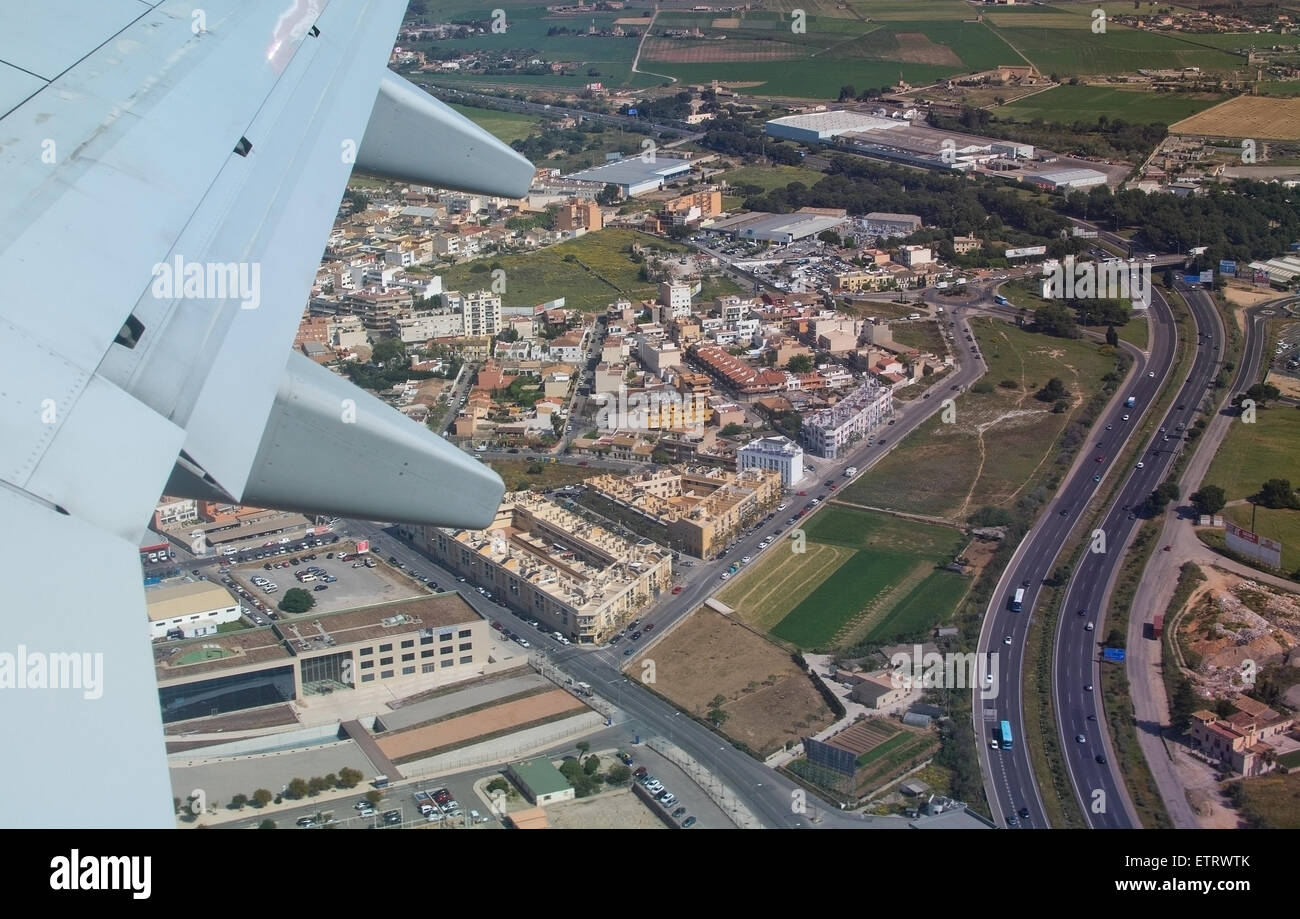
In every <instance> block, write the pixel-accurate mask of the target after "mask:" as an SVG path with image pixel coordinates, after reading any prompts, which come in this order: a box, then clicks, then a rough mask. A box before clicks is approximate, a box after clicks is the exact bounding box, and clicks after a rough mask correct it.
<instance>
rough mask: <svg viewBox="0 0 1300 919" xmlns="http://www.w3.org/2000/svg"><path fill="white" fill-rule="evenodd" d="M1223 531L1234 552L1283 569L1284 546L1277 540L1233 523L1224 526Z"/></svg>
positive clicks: (1226, 523)
mask: <svg viewBox="0 0 1300 919" xmlns="http://www.w3.org/2000/svg"><path fill="white" fill-rule="evenodd" d="M1223 531H1224V535H1225V536H1226V537H1227V543H1228V548H1229V549H1231V550H1232V551H1233V552H1236V553H1238V554H1239V555H1244V556H1246V558H1252V559H1254V560H1255V561H1257V562H1262V563H1263V564H1265V565H1271V566H1272V567H1274V568H1281V567H1282V544H1281V543H1280V542H1278V541H1277V540H1275V539H1269V538H1268V537H1266V536H1260V535H1259V534H1258V533H1252V532H1251V531H1250V530H1245V529H1242V528H1241V527H1239V526H1237V525H1236V524H1235V523H1233V522H1231V521H1226V522H1225V523H1224V524H1223Z"/></svg>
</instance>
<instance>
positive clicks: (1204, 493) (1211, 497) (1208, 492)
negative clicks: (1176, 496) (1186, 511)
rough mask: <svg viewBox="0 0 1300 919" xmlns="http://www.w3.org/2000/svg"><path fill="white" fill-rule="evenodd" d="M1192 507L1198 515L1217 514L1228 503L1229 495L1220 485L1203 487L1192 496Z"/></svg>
mask: <svg viewBox="0 0 1300 919" xmlns="http://www.w3.org/2000/svg"><path fill="white" fill-rule="evenodd" d="M1191 502H1192V507H1194V508H1196V512H1197V513H1198V514H1209V515H1213V514H1217V513H1218V512H1219V511H1221V510H1223V506H1224V505H1225V504H1227V503H1228V500H1227V495H1225V494H1224V493H1223V489H1222V488H1220V487H1219V486H1218V485H1203V486H1201V488H1199V489H1198V490H1196V491H1194V492H1192V494H1191Z"/></svg>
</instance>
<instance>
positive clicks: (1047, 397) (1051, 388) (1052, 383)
mask: <svg viewBox="0 0 1300 919" xmlns="http://www.w3.org/2000/svg"><path fill="white" fill-rule="evenodd" d="M1069 395H1070V391H1069V390H1068V389H1066V388H1065V383H1064V382H1062V380H1061V378H1060V377H1052V378H1051V379H1050V380H1048V381H1047V385H1046V386H1044V387H1043V388H1042V389H1040V390H1039V391H1038V392H1036V393H1035V394H1034V398H1035V399H1037V400H1038V401H1039V402H1055V401H1057V400H1058V399H1064V398H1066V397H1067V396H1069Z"/></svg>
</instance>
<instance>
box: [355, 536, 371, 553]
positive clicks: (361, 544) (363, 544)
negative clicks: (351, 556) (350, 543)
mask: <svg viewBox="0 0 1300 919" xmlns="http://www.w3.org/2000/svg"><path fill="white" fill-rule="evenodd" d="M369 551H370V540H368V539H358V540H357V554H358V555H360V554H361V553H362V552H369Z"/></svg>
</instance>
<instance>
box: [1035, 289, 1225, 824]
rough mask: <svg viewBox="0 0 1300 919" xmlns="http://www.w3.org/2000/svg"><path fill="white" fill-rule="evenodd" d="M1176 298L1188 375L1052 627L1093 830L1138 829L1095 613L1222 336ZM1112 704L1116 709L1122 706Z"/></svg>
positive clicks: (1208, 306) (1199, 295)
mask: <svg viewBox="0 0 1300 919" xmlns="http://www.w3.org/2000/svg"><path fill="white" fill-rule="evenodd" d="M1178 291H1179V293H1181V294H1183V296H1184V298H1185V299H1186V301H1187V303H1188V305H1189V307H1190V308H1191V312H1192V316H1193V319H1194V320H1195V323H1196V328H1197V341H1196V342H1195V346H1196V350H1195V354H1194V361H1193V364H1192V367H1191V370H1190V373H1189V375H1188V377H1187V379H1186V380H1185V381H1184V383H1183V386H1182V388H1181V389H1180V390H1179V391H1178V395H1177V396H1176V398H1175V399H1174V403H1173V405H1172V406H1171V407H1170V408H1169V410H1168V412H1166V414H1165V416H1164V417H1163V418H1162V419H1161V421H1160V429H1159V430H1158V431H1156V432H1155V433H1153V434H1152V435H1151V438H1150V440H1149V441H1148V442H1147V443H1146V444H1145V445H1144V448H1143V451H1142V453H1141V454H1140V458H1139V462H1141V463H1142V464H1143V468H1141V469H1138V468H1136V467H1132V468H1130V469H1128V470H1126V471H1124V474H1125V478H1126V481H1125V482H1124V485H1123V487H1122V488H1121V489H1120V491H1119V493H1118V495H1117V497H1116V498H1115V500H1114V502H1113V503H1112V504H1111V506H1110V507H1109V508H1108V509H1107V511H1106V515H1105V517H1104V519H1103V521H1102V523H1101V525H1100V527H1099V529H1101V531H1102V532H1103V533H1104V534H1105V548H1106V551H1105V552H1092V551H1089V552H1086V553H1084V555H1083V556H1082V558H1081V559H1080V560H1079V564H1078V567H1077V568H1076V569H1075V571H1074V575H1073V577H1072V578H1071V580H1070V583H1069V586H1068V587H1067V589H1066V593H1065V599H1064V601H1063V606H1062V614H1061V616H1060V619H1059V620H1058V622H1057V633H1056V640H1055V649H1054V652H1053V681H1052V682H1053V705H1054V706H1055V709H1056V718H1057V727H1058V732H1059V734H1060V746H1061V751H1062V754H1063V755H1064V757H1065V762H1066V768H1067V771H1068V773H1069V777H1070V783H1071V785H1072V786H1073V787H1074V791H1075V796H1076V797H1077V798H1078V800H1079V803H1080V806H1081V808H1082V809H1083V813H1084V818H1085V819H1086V820H1087V822H1088V825H1089V826H1091V827H1094V828H1098V829H1102V828H1105V829H1122V828H1130V827H1138V826H1139V823H1138V820H1137V815H1136V813H1135V812H1134V811H1133V808H1132V802H1131V801H1130V800H1129V797H1128V792H1127V789H1126V787H1125V785H1124V782H1123V777H1122V776H1121V775H1120V773H1119V764H1118V762H1117V761H1116V759H1115V757H1114V755H1113V753H1112V751H1111V746H1110V735H1109V732H1108V731H1107V730H1106V728H1105V723H1106V719H1105V717H1104V715H1105V706H1106V700H1105V699H1104V698H1103V696H1102V694H1101V690H1100V688H1099V684H1100V679H1099V677H1100V673H1099V668H1100V667H1102V666H1117V665H1115V664H1103V663H1101V660H1100V659H1101V647H1102V646H1103V645H1104V643H1105V638H1106V636H1105V631H1104V630H1105V628H1107V626H1104V625H1103V622H1102V613H1104V612H1105V611H1106V610H1107V608H1108V604H1109V600H1110V593H1111V590H1112V588H1113V586H1114V583H1115V579H1116V578H1117V577H1118V575H1119V572H1120V569H1121V568H1122V567H1123V564H1124V559H1125V556H1126V554H1127V552H1126V550H1127V547H1128V545H1129V542H1130V540H1131V539H1132V538H1133V536H1134V535H1135V534H1136V532H1137V529H1138V527H1139V522H1138V519H1137V515H1136V514H1135V513H1133V511H1132V510H1131V509H1135V508H1137V507H1138V506H1139V505H1141V504H1142V502H1143V501H1144V500H1145V499H1146V497H1147V495H1149V494H1151V492H1152V491H1154V490H1155V489H1156V487H1157V486H1159V485H1160V484H1161V483H1162V482H1163V481H1164V480H1165V479H1166V478H1167V477H1168V475H1169V472H1170V470H1171V468H1172V467H1173V464H1174V461H1175V459H1176V458H1177V456H1178V454H1179V453H1180V452H1181V450H1182V448H1183V445H1184V443H1185V442H1186V441H1185V440H1184V439H1183V438H1184V437H1185V436H1186V434H1187V431H1188V430H1189V429H1190V428H1191V426H1192V423H1193V422H1194V421H1195V420H1196V417H1197V415H1198V413H1200V412H1201V411H1202V409H1203V406H1202V403H1203V402H1204V403H1207V404H1208V403H1209V401H1210V399H1209V394H1210V393H1212V391H1213V384H1214V379H1215V377H1216V376H1217V375H1218V372H1219V369H1220V367H1221V366H1222V348H1223V343H1224V330H1223V326H1222V323H1221V322H1220V320H1219V316H1218V312H1217V310H1215V308H1214V302H1213V300H1212V299H1211V297H1210V295H1209V294H1207V293H1206V292H1204V291H1202V290H1193V289H1190V288H1187V287H1186V286H1184V285H1182V284H1179V285H1178ZM1162 382H1163V381H1162ZM1116 449H1118V447H1116ZM1157 551H1159V550H1157ZM1148 612H1149V611H1147V610H1136V609H1135V610H1133V611H1132V615H1134V616H1141V617H1144V618H1145V617H1147V614H1148ZM1089 623H1091V624H1094V628H1093V630H1092V631H1089V630H1087V628H1086V626H1087V625H1088V624H1089ZM1114 701H1115V702H1116V703H1118V704H1124V703H1125V702H1126V701H1127V700H1126V699H1116V700H1114ZM1078 738H1083V741H1082V742H1080V741H1079V740H1078Z"/></svg>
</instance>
